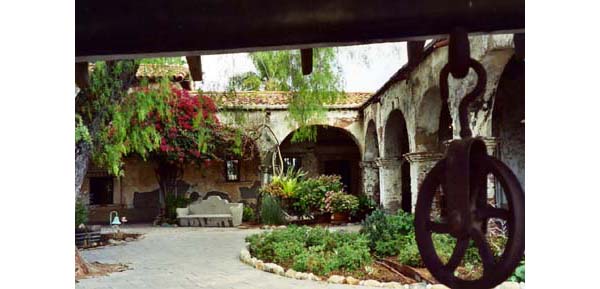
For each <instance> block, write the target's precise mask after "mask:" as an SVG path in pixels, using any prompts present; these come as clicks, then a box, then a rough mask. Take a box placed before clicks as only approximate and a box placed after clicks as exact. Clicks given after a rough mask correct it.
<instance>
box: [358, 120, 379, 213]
mask: <svg viewBox="0 0 600 289" xmlns="http://www.w3.org/2000/svg"><path fill="white" fill-rule="evenodd" d="M378 158H379V140H378V138H377V129H376V127H375V122H374V121H373V120H371V121H369V124H368V125H367V132H366V134H365V153H364V158H363V162H362V163H361V167H362V169H363V189H364V194H365V195H367V196H369V197H371V198H373V200H374V201H375V203H377V204H380V202H381V198H380V188H379V167H378V166H377V164H376V161H377V159H378Z"/></svg>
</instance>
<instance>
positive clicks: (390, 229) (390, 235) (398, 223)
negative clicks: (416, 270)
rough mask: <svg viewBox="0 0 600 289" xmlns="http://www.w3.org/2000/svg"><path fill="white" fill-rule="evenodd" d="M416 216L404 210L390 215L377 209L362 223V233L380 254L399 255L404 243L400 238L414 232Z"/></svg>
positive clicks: (376, 252)
mask: <svg viewBox="0 0 600 289" xmlns="http://www.w3.org/2000/svg"><path fill="white" fill-rule="evenodd" d="M413 222H414V217H413V216H412V215H411V214H409V213H405V212H402V211H399V212H398V213H397V214H395V215H388V214H386V213H385V212H383V211H382V210H376V211H374V212H373V213H372V214H371V215H369V216H368V217H367V218H366V219H365V220H364V221H363V223H362V228H361V230H360V232H361V233H363V234H365V236H367V238H368V239H369V247H370V248H371V250H372V251H373V253H374V254H376V255H378V256H394V255H397V254H398V252H399V250H400V248H401V246H402V243H401V240H400V238H401V237H402V236H406V235H408V234H411V233H412V234H413V235H414V233H413Z"/></svg>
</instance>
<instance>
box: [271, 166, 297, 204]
mask: <svg viewBox="0 0 600 289" xmlns="http://www.w3.org/2000/svg"><path fill="white" fill-rule="evenodd" d="M304 175H306V173H304V172H303V171H301V170H294V169H293V168H289V169H288V170H287V171H286V172H285V173H284V174H282V175H280V176H277V175H276V176H273V179H272V180H271V182H270V183H269V184H268V185H267V186H265V188H264V189H263V190H261V193H263V194H268V195H270V196H272V197H280V198H294V197H295V196H296V191H297V190H298V186H299V183H300V181H301V180H302V178H303V177H304Z"/></svg>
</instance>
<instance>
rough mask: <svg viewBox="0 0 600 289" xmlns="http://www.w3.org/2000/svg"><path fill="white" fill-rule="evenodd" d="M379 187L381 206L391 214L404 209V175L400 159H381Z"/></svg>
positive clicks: (378, 162)
mask: <svg viewBox="0 0 600 289" xmlns="http://www.w3.org/2000/svg"><path fill="white" fill-rule="evenodd" d="M376 163H377V166H378V167H379V185H380V186H379V187H380V191H381V205H382V206H383V208H384V209H385V210H386V211H387V212H389V213H396V212H397V211H398V209H400V208H401V207H402V202H401V201H402V174H401V170H400V168H401V165H402V160H401V159H400V158H388V159H382V158H379V159H377V161H376Z"/></svg>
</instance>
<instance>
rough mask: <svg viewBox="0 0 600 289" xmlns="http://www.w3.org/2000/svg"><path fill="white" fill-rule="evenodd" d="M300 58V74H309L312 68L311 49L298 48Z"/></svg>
mask: <svg viewBox="0 0 600 289" xmlns="http://www.w3.org/2000/svg"><path fill="white" fill-rule="evenodd" d="M300 60H301V61H302V74H304V75H309V74H310V73H311V72H312V70H313V50H312V49H302V50H300Z"/></svg>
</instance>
